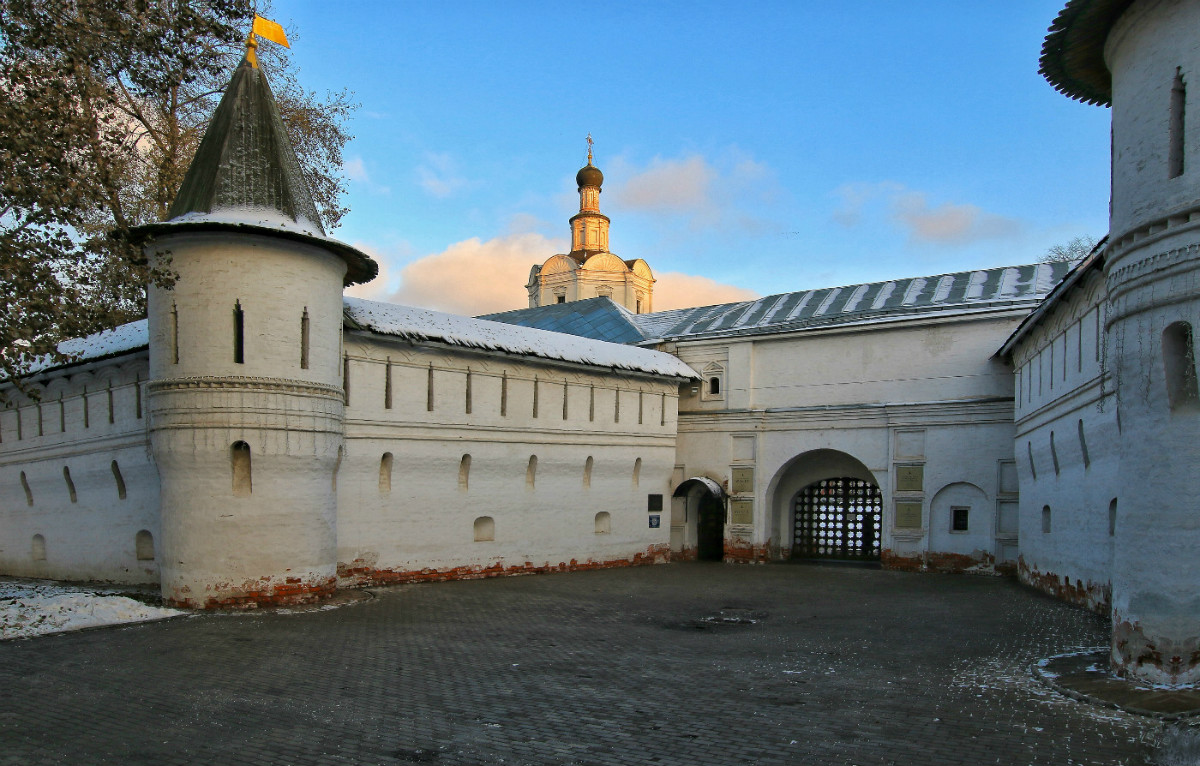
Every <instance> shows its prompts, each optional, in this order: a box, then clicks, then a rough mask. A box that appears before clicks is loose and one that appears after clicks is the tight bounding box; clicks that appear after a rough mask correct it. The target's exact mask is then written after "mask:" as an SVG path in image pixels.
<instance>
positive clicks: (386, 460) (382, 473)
mask: <svg viewBox="0 0 1200 766" xmlns="http://www.w3.org/2000/svg"><path fill="white" fill-rule="evenodd" d="M391 491H392V453H390V452H385V453H383V457H382V458H380V459H379V492H380V494H384V495H386V494H387V493H389V492H391Z"/></svg>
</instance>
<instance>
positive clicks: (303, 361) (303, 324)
mask: <svg viewBox="0 0 1200 766" xmlns="http://www.w3.org/2000/svg"><path fill="white" fill-rule="evenodd" d="M300 369H302V370H307V369H308V306H305V307H304V313H303V314H301V315H300Z"/></svg>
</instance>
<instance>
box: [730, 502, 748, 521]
mask: <svg viewBox="0 0 1200 766" xmlns="http://www.w3.org/2000/svg"><path fill="white" fill-rule="evenodd" d="M729 523H730V524H753V523H754V501H753V500H750V499H749V498H747V499H744V500H741V499H738V498H733V499H732V500H730V501H729Z"/></svg>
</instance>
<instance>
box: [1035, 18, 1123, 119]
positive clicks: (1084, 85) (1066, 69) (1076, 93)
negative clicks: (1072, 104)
mask: <svg viewBox="0 0 1200 766" xmlns="http://www.w3.org/2000/svg"><path fill="white" fill-rule="evenodd" d="M1133 2H1134V0H1069V2H1068V3H1067V4H1066V6H1065V7H1064V8H1063V9H1062V11H1060V12H1059V14H1058V16H1057V18H1055V19H1054V23H1053V24H1051V25H1050V29H1049V33H1048V34H1047V35H1046V40H1045V42H1043V43H1042V56H1041V61H1040V67H1039V69H1038V73H1039V74H1041V75H1042V76H1043V77H1045V78H1046V80H1047V81H1048V82H1049V83H1050V84H1051V85H1052V86H1053V87H1054V89H1055V90H1057V91H1058V92H1059V93H1062V94H1063V95H1066V96H1069V97H1071V98H1074V99H1078V100H1079V101H1082V102H1083V103H1085V104H1099V105H1101V106H1112V73H1110V72H1109V71H1108V65H1107V64H1106V63H1105V62H1104V42H1105V40H1107V39H1108V33H1109V31H1111V30H1112V28H1113V25H1114V24H1116V22H1117V19H1119V18H1120V17H1121V14H1123V13H1124V12H1125V11H1126V10H1128V8H1129V6H1131V5H1133Z"/></svg>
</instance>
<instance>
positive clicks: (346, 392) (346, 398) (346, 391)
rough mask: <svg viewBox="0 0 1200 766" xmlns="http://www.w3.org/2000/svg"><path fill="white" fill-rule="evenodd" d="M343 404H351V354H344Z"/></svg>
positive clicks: (347, 405)
mask: <svg viewBox="0 0 1200 766" xmlns="http://www.w3.org/2000/svg"><path fill="white" fill-rule="evenodd" d="M342 404H343V406H346V407H349V406H350V355H349V354H342Z"/></svg>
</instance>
